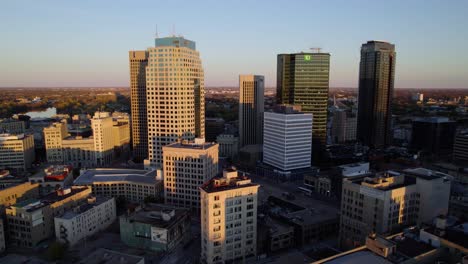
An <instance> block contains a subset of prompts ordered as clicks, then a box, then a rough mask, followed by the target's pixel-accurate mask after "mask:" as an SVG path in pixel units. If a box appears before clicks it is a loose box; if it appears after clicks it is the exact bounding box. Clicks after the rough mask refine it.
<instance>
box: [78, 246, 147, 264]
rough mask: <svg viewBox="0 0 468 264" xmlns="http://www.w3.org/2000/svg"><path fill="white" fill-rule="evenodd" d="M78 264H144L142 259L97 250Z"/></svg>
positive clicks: (107, 250)
mask: <svg viewBox="0 0 468 264" xmlns="http://www.w3.org/2000/svg"><path fill="white" fill-rule="evenodd" d="M78 263H79V264H116V263H124V264H138V263H144V257H140V256H134V255H128V254H124V253H121V252H118V251H113V250H109V249H104V248H99V249H97V250H95V251H94V252H93V253H91V254H90V255H89V256H88V257H87V258H85V259H83V260H81V261H80V262H78Z"/></svg>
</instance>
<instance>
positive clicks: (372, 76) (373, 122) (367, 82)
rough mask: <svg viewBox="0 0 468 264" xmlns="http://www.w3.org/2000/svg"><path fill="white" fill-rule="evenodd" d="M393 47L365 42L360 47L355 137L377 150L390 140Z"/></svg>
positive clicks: (393, 67)
mask: <svg viewBox="0 0 468 264" xmlns="http://www.w3.org/2000/svg"><path fill="white" fill-rule="evenodd" d="M395 60H396V53H395V45H393V44H390V43H388V42H382V41H368V42H367V43H365V44H363V45H362V47H361V62H360V65H359V99H358V100H359V101H358V120H357V137H358V140H359V141H361V142H362V143H363V144H365V145H367V146H370V147H375V148H380V147H385V146H387V145H389V144H390V142H391V139H392V133H391V119H392V111H391V107H392V98H393V88H394V80H395Z"/></svg>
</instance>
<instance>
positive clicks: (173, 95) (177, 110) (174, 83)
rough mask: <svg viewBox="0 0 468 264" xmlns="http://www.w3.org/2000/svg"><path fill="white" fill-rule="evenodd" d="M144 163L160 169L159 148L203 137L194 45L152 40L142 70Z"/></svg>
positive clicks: (180, 40) (171, 39)
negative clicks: (145, 125) (145, 137)
mask: <svg viewBox="0 0 468 264" xmlns="http://www.w3.org/2000/svg"><path fill="white" fill-rule="evenodd" d="M146 90H147V97H146V102H147V120H148V157H149V159H148V161H149V165H150V166H152V167H162V166H161V163H162V159H163V156H162V147H163V146H165V145H167V144H170V143H173V142H175V141H177V140H178V139H179V138H181V139H186V140H192V139H194V138H195V137H198V138H204V137H205V87H204V77H203V68H202V65H201V60H200V54H199V53H198V51H197V50H196V49H195V42H193V41H191V40H187V39H185V38H183V37H175V36H172V37H165V38H156V41H155V47H152V48H149V49H148V66H147V67H146Z"/></svg>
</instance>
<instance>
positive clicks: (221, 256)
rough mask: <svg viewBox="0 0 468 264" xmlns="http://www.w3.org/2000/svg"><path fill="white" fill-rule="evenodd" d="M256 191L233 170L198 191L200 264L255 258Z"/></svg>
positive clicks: (246, 178) (254, 186)
mask: <svg viewBox="0 0 468 264" xmlns="http://www.w3.org/2000/svg"><path fill="white" fill-rule="evenodd" d="M258 188H259V185H258V184H255V183H252V182H251V180H250V179H249V178H248V177H245V176H240V175H238V171H237V170H236V169H234V168H231V169H227V170H224V171H223V176H222V177H217V178H213V179H211V180H210V181H208V182H206V183H205V184H204V185H203V186H202V187H200V192H201V240H202V241H201V243H202V244H201V248H202V249H201V263H226V262H228V261H243V260H245V259H246V258H247V257H250V256H255V255H256V252H257V192H258Z"/></svg>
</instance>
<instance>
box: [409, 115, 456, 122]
mask: <svg viewBox="0 0 468 264" xmlns="http://www.w3.org/2000/svg"><path fill="white" fill-rule="evenodd" d="M413 122H424V123H450V122H455V121H451V120H450V119H449V118H448V117H439V116H431V117H417V118H415V119H414V120H413Z"/></svg>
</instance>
